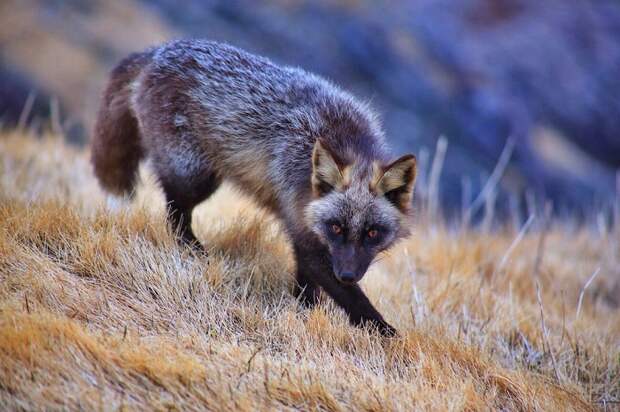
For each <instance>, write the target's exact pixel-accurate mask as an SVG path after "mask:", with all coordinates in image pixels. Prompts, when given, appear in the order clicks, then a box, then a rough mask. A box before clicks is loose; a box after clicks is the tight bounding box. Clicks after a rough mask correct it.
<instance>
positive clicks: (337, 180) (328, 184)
mask: <svg viewBox="0 0 620 412" xmlns="http://www.w3.org/2000/svg"><path fill="white" fill-rule="evenodd" d="M347 182H348V167H347V166H344V165H342V164H341V162H339V161H338V158H337V157H336V156H334V155H333V154H332V152H331V151H330V150H329V149H327V147H325V146H324V145H323V144H322V143H321V141H320V140H317V141H316V142H315V144H314V150H312V192H313V193H314V195H315V196H316V197H321V196H324V195H326V194H327V193H329V192H331V191H332V190H334V189H336V190H342V189H343V188H344V187H345V186H346V185H347Z"/></svg>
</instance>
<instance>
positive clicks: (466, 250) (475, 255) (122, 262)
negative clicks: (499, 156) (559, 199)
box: [0, 132, 620, 410]
mask: <svg viewBox="0 0 620 412" xmlns="http://www.w3.org/2000/svg"><path fill="white" fill-rule="evenodd" d="M144 176H145V180H146V181H147V184H145V185H144V187H143V188H142V189H141V190H140V193H139V194H138V197H137V199H136V201H135V202H134V203H133V204H132V205H128V206H126V207H124V208H120V209H119V211H112V210H110V209H108V208H107V207H106V202H105V196H104V195H103V193H101V192H100V190H99V189H98V187H97V184H96V182H95V180H94V178H93V177H92V175H91V172H90V167H89V165H88V161H87V154H86V152H84V151H81V150H78V149H74V148H72V147H69V146H66V145H65V144H64V143H63V142H62V139H60V138H55V137H45V138H36V137H32V136H25V135H23V134H20V133H6V132H5V133H3V134H2V135H1V136H0V409H6V408H10V409H18V408H25V409H50V408H54V409H58V408H68V409H73V410H77V409H88V410H90V409H106V410H112V409H117V408H120V407H128V408H131V409H143V408H145V407H149V408H158V409H168V408H172V407H176V408H181V409H190V410H192V409H221V410H231V409H235V410H256V409H265V410H267V409H273V408H276V409H283V410H286V409H306V410H309V409H312V410H315V409H321V410H344V409H353V410H411V409H431V410H446V409H449V410H463V409H476V410H481V409H482V410H484V409H494V410H496V409H509V410H590V409H595V408H597V407H603V406H604V405H607V402H610V401H614V400H615V401H617V400H618V399H619V398H620V384H619V383H618V382H619V379H620V357H619V356H620V312H619V311H618V303H619V302H618V299H617V297H618V295H617V291H618V290H619V288H620V287H619V284H618V280H617V279H618V277H619V276H618V275H619V273H618V257H619V252H620V249H619V246H618V245H619V237H618V232H616V233H615V234H614V233H613V232H612V231H610V230H609V229H605V228H604V225H601V229H600V230H599V231H598V232H596V233H595V232H594V231H586V230H577V229H569V228H567V227H561V226H558V225H557V224H556V225H554V226H553V227H552V228H551V229H550V230H549V231H544V232H543V231H540V230H533V231H532V232H531V233H526V234H525V236H524V237H523V238H522V240H520V241H515V238H516V233H513V232H512V231H511V230H505V231H503V232H501V233H498V234H484V233H479V232H477V231H474V230H471V229H466V230H461V231H457V230H447V229H445V228H443V227H442V226H441V225H427V224H423V223H420V224H419V226H418V227H417V228H416V230H415V234H414V236H412V238H411V239H409V240H407V241H404V242H402V243H401V244H400V245H399V246H398V247H397V248H396V249H395V250H393V251H392V252H391V253H390V254H389V255H386V256H384V257H383V258H382V259H381V260H380V261H379V262H377V263H376V264H375V265H373V267H372V269H371V271H370V272H369V273H368V275H367V276H366V278H365V280H364V282H363V288H364V289H365V290H366V291H368V294H369V296H370V299H371V300H372V301H373V302H375V303H376V304H377V306H378V307H379V309H380V310H381V311H382V312H383V313H384V314H385V315H386V318H387V319H388V320H389V321H390V322H391V323H392V324H394V325H395V326H396V327H397V328H398V329H399V330H400V331H401V335H402V336H401V337H398V338H395V339H382V338H381V337H379V336H377V335H375V334H373V333H372V332H370V331H365V330H360V329H356V328H354V327H351V326H350V325H349V324H348V323H347V321H346V319H345V316H344V315H343V313H342V312H341V311H340V310H339V309H337V308H335V307H333V306H332V305H331V303H329V301H328V300H327V301H326V302H325V304H324V305H321V307H319V308H316V309H314V310H305V309H301V308H300V307H299V306H298V305H297V303H296V302H295V300H294V299H293V297H292V296H291V293H290V289H291V285H292V276H291V275H290V273H291V272H292V271H293V267H292V266H293V264H292V259H291V257H290V252H289V248H288V245H287V243H286V240H285V238H284V237H283V235H282V234H281V232H280V231H279V230H278V227H277V224H276V223H275V222H274V221H273V219H272V218H271V217H270V216H268V215H266V214H265V213H264V212H261V211H259V210H257V209H256V208H255V207H254V206H253V205H252V204H251V203H250V202H249V201H247V200H244V199H242V198H240V197H239V196H238V195H237V194H235V192H234V191H233V190H231V189H230V188H226V189H225V190H223V191H222V193H218V194H217V195H216V196H215V198H214V199H212V200H210V201H209V202H207V203H206V204H205V205H203V206H201V210H200V211H199V212H198V216H197V224H196V228H197V231H198V233H199V234H200V237H201V238H202V239H204V240H206V242H207V243H208V244H209V246H210V256H209V257H208V258H207V257H205V256H198V255H195V254H193V253H192V252H191V251H189V250H187V249H185V248H182V247H178V246H177V245H176V243H175V241H174V238H173V236H172V235H171V233H170V232H169V231H168V230H167V229H166V226H165V224H164V218H163V206H164V202H163V198H162V196H161V194H159V192H158V191H157V190H156V188H155V187H154V185H153V183H152V181H151V182H149V180H150V179H149V178H148V174H146V173H145V174H144ZM568 226H570V225H568ZM543 233H544V235H543ZM511 245H512V246H511ZM597 268H600V271H599V272H598V273H597V275H596V276H595V277H594V279H593V281H592V282H591V283H590V284H589V285H588V287H587V288H585V289H584V284H585V283H586V282H587V281H588V279H589V278H590V277H591V275H592V274H593V273H595V271H596V269H597ZM537 284H538V285H539V287H537V286H536V285H537ZM537 291H538V292H539V294H538V296H537ZM582 291H583V294H582V293H581V292H582ZM614 291H615V292H616V294H615V295H614ZM580 294H582V297H581V301H582V303H581V307H580V310H579V313H577V305H578V301H579V300H580ZM541 317H542V319H541Z"/></svg>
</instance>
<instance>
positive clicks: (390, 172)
mask: <svg viewBox="0 0 620 412" xmlns="http://www.w3.org/2000/svg"><path fill="white" fill-rule="evenodd" d="M415 178H416V158H415V156H414V155H412V154H408V155H405V156H402V157H400V158H399V159H397V160H395V161H394V162H392V163H390V164H389V165H387V166H386V167H384V168H383V175H382V176H381V177H380V178H379V181H378V182H377V185H376V191H377V193H378V194H379V195H383V196H385V197H386V198H387V199H388V200H389V201H390V202H391V203H392V204H394V206H396V207H397V208H398V209H399V210H400V211H401V212H403V213H406V212H408V211H409V209H410V208H411V199H412V198H413V185H414V184H415Z"/></svg>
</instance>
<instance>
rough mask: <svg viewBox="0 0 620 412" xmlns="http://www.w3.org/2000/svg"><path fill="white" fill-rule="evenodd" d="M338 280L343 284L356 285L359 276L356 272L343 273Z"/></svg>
mask: <svg viewBox="0 0 620 412" xmlns="http://www.w3.org/2000/svg"><path fill="white" fill-rule="evenodd" d="M338 279H339V280H340V281H341V282H342V283H350V284H352V283H355V282H356V281H357V276H356V275H355V273H354V272H347V271H342V272H340V273H339V274H338Z"/></svg>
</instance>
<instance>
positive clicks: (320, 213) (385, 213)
mask: <svg viewBox="0 0 620 412" xmlns="http://www.w3.org/2000/svg"><path fill="white" fill-rule="evenodd" d="M415 177H416V159H415V156H413V155H411V154H409V155H405V156H402V157H400V158H399V159H397V160H395V161H393V162H391V163H387V164H385V163H381V162H380V161H378V160H368V159H363V158H358V159H357V160H355V161H353V162H350V163H345V162H343V161H342V160H341V159H339V158H338V157H337V156H335V155H334V154H333V152H332V151H330V150H329V149H328V148H327V147H326V146H325V145H324V144H322V143H321V142H320V141H319V140H317V141H316V143H315V146H314V150H313V153H312V177H311V184H312V192H313V196H314V199H313V200H312V201H311V202H310V203H309V204H308V206H307V207H306V210H305V217H306V223H307V225H308V226H309V227H310V229H311V230H312V231H313V232H314V233H315V234H316V235H317V236H318V237H319V239H320V240H321V241H322V242H323V243H324V244H325V245H326V246H327V248H328V249H329V252H330V254H331V262H332V266H333V270H334V274H335V276H336V278H337V279H338V280H339V281H340V282H343V283H351V284H352V283H356V282H358V281H359V280H360V279H362V277H363V276H364V274H365V273H366V270H367V269H368V266H369V265H370V263H371V262H372V261H373V259H374V258H375V256H376V255H377V253H379V252H381V251H383V250H385V249H387V248H388V247H390V246H391V245H392V244H393V243H394V242H395V241H396V240H397V239H399V238H401V237H404V236H406V235H407V234H408V233H409V230H408V226H409V225H408V223H409V216H410V211H411V200H412V196H413V185H414V183H415Z"/></svg>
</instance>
